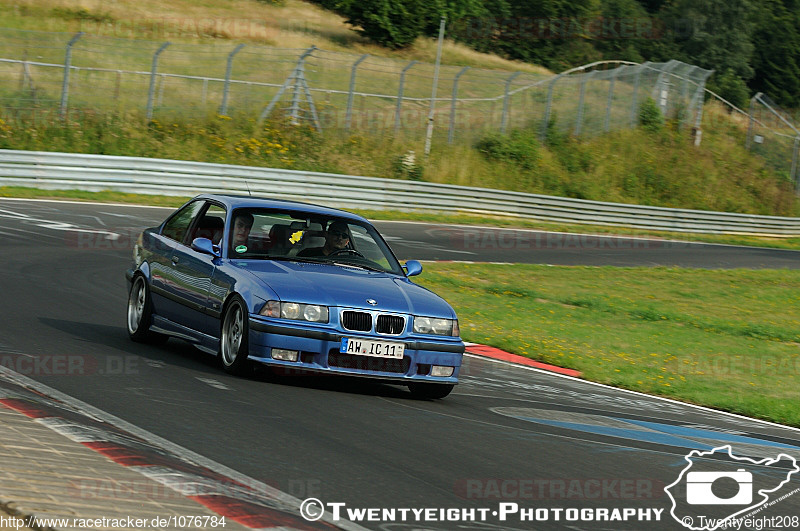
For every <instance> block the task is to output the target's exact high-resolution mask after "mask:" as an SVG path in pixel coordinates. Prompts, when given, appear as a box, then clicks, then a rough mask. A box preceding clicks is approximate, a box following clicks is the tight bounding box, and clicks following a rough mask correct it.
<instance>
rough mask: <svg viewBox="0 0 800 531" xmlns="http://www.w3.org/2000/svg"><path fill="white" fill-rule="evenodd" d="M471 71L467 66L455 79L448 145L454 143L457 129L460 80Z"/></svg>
mask: <svg viewBox="0 0 800 531" xmlns="http://www.w3.org/2000/svg"><path fill="white" fill-rule="evenodd" d="M467 70H469V67H468V66H465V67H464V68H462V69H461V70H459V71H458V74H456V77H454V78H453V99H452V101H451V102H450V130H449V131H448V132H447V143H448V144H452V143H453V135H454V134H455V128H456V98H457V97H458V80H459V79H460V78H461V76H462V74H464V72H466V71H467Z"/></svg>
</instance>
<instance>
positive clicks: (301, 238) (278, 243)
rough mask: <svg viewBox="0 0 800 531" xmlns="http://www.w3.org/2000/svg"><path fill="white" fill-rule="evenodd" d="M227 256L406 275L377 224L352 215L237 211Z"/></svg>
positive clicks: (258, 210) (229, 232) (231, 228)
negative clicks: (333, 215) (334, 264)
mask: <svg viewBox="0 0 800 531" xmlns="http://www.w3.org/2000/svg"><path fill="white" fill-rule="evenodd" d="M231 220H232V221H231V224H230V228H229V230H228V240H227V241H228V257H229V258H234V259H237V258H246V259H248V260H253V259H261V260H294V261H303V262H321V263H336V264H340V265H347V266H352V267H360V268H363V269H369V270H375V271H385V272H389V273H395V274H402V273H403V270H402V268H401V267H400V264H399V263H398V262H397V259H396V258H395V257H394V255H393V254H392V251H391V250H390V249H389V247H388V245H386V242H384V241H383V238H381V236H380V235H379V234H378V231H376V230H375V228H374V227H373V226H372V225H370V224H368V223H362V222H358V221H353V220H350V219H343V218H337V217H331V216H320V215H317V214H306V213H303V212H283V211H279V210H270V209H253V208H248V209H237V210H234V211H233V214H232V218H231Z"/></svg>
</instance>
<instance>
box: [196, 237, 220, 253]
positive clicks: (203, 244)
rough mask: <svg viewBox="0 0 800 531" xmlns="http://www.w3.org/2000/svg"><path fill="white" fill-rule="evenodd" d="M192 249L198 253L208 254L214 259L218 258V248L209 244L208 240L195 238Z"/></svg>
mask: <svg viewBox="0 0 800 531" xmlns="http://www.w3.org/2000/svg"><path fill="white" fill-rule="evenodd" d="M192 249H194V250H195V251H197V252H199V253H204V254H210V255H211V256H213V257H214V258H219V257H220V252H219V247H217V246H216V245H214V244H213V243H211V240H209V239H208V238H195V239H194V240H193V241H192Z"/></svg>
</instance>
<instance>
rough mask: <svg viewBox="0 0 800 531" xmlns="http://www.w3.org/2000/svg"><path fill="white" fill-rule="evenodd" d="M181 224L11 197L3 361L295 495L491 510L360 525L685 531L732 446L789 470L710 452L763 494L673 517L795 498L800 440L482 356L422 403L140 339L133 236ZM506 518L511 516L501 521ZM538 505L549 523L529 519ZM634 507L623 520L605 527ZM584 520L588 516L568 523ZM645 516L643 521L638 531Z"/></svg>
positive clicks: (644, 256)
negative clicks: (250, 371)
mask: <svg viewBox="0 0 800 531" xmlns="http://www.w3.org/2000/svg"><path fill="white" fill-rule="evenodd" d="M167 213H168V210H165V209H155V208H141V207H134V206H111V205H89V204H77V203H57V202H44V201H16V200H5V199H0V257H2V262H3V264H2V273H1V274H0V293H2V294H3V305H2V308H3V309H2V316H1V317H2V321H0V322H1V323H2V325H0V331H1V332H2V334H1V335H0V360H3V364H4V365H6V366H8V365H9V364H12V367H11V368H14V367H16V368H18V369H20V372H22V373H23V374H24V375H25V376H27V377H29V378H32V379H34V380H36V381H37V382H40V383H41V384H44V385H46V386H49V387H51V388H54V389H56V390H58V391H60V392H61V393H65V394H67V395H70V396H72V397H75V398H77V399H79V400H82V401H83V402H86V403H88V404H91V405H92V406H94V407H96V408H99V409H101V410H103V411H105V412H108V413H110V414H111V415H114V416H116V417H119V418H121V419H124V420H125V421H127V422H129V423H131V424H133V425H135V426H138V427H139V428H141V429H143V430H146V431H148V432H150V433H153V434H155V435H157V436H159V437H162V438H164V439H167V440H168V441H170V442H172V443H175V444H177V445H180V446H182V447H184V448H186V449H188V450H191V451H193V452H196V453H198V454H201V455H202V456H205V457H207V458H208V459H211V460H213V461H215V462H217V463H220V464H222V465H225V466H227V467H229V468H231V469H234V470H236V471H238V472H240V473H241V474H244V475H246V476H248V477H251V478H255V479H256V480H258V481H261V482H264V483H266V484H268V485H272V486H274V487H277V488H278V489H280V490H282V491H284V492H287V493H289V494H291V495H293V496H295V497H297V498H299V499H304V498H308V497H314V498H318V499H320V500H322V501H324V502H325V503H344V504H346V505H345V506H346V507H347V508H444V509H446V508H452V509H457V510H459V511H463V510H469V509H475V511H477V513H475V514H477V515H478V518H476V519H477V520H478V521H474V522H470V521H460V522H454V521H450V522H448V521H438V522H431V521H428V522H425V523H419V522H413V521H411V522H385V521H384V522H361V523H360V524H361V525H363V526H364V527H367V528H371V529H387V530H396V529H422V528H424V529H455V528H459V529H586V530H600V529H609V530H611V529H644V528H648V529H684V528H685V527H682V526H681V525H679V524H678V523H677V521H676V520H675V519H674V518H673V517H672V516H671V515H670V511H671V509H672V508H673V502H672V497H671V496H670V495H669V493H667V492H666V491H665V488H667V487H668V486H669V485H670V484H672V483H673V482H675V481H676V480H678V478H679V477H682V476H681V473H682V472H683V471H684V469H685V468H686V467H687V464H688V461H687V460H686V459H685V456H686V455H687V454H688V453H689V452H690V451H692V450H695V451H698V452H703V451H709V450H711V449H713V448H715V447H719V446H722V445H731V447H732V451H733V453H734V455H736V456H738V457H741V458H744V457H749V458H752V459H753V460H756V459H764V458H777V457H778V456H779V454H784V457H782V458H781V459H780V460H779V461H778V462H776V463H769V462H761V463H754V462H752V461H740V460H736V461H735V462H734V461H732V460H731V459H727V460H726V459H722V458H720V454H719V453H717V454H714V455H712V456H702V457H699V458H697V459H696V461H695V463H694V464H693V465H692V466H693V467H694V466H696V467H697V468H695V469H694V470H696V471H700V470H702V471H705V472H711V473H729V472H735V471H736V470H738V469H746V473H748V474H750V476H748V478H750V481H752V483H751V482H748V481H744V480H742V481H739V480H734V479H731V478H725V481H728V482H727V483H724V484H723V486H722V487H719V486H718V483H714V487H713V488H712V486H711V483H708V482H702V481H698V482H694V483H692V482H689V483H686V484H683V483H680V484H679V485H677V486H676V487H674V488H673V487H670V489H672V490H671V491H670V493H673V494H675V493H677V494H676V495H678V494H680V496H683V497H684V498H690V497H694V498H693V499H694V500H695V503H694V504H691V505H688V506H687V505H686V504H685V503H677V504H676V509H675V512H676V514H677V515H678V516H680V517H682V518H685V517H690V518H694V520H693V521H694V524H695V525H699V524H700V523H701V522H702V521H701V520H700V517H701V516H702V517H709V518H711V517H724V516H728V515H730V514H732V513H733V511H732V510H731V509H730V507H731V506H730V505H725V504H721V503H719V502H718V500H721V499H727V498H728V497H729V495H728V494H726V492H727V491H725V489H733V488H734V487H737V483H736V482H737V481H739V483H738V489H739V491H738V492H739V493H740V494H742V493H744V494H745V495H746V494H748V489H752V496H751V498H752V499H753V500H754V501H753V502H752V503H753V504H755V503H757V501H759V500H760V497H759V496H760V495H759V493H760V492H762V491H768V490H773V489H772V487H775V489H774V490H773V491H772V492H770V493H769V499H770V501H773V500H777V499H778V498H779V497H781V496H783V495H784V494H789V493H793V492H794V490H795V489H797V487H798V486H800V466H798V467H797V472H795V470H794V467H793V461H794V459H795V458H796V459H800V431H798V430H795V429H789V428H785V427H781V426H776V425H771V424H768V423H763V422H756V421H751V420H749V419H744V418H740V417H736V416H733V415H726V414H722V413H718V412H714V411H711V410H705V409H702V408H695V407H690V406H686V405H682V404H678V403H675V402H670V401H666V400H660V399H655V398H651V397H647V396H644V395H639V394H636V393H629V392H622V391H618V390H615V389H612V388H607V387H603V386H598V385H593V384H589V383H586V382H582V381H579V380H574V379H570V378H565V377H561V376H557V375H553V374H549V373H545V372H540V371H535V370H530V369H525V368H520V367H516V366H511V365H508V364H505V363H501V362H495V361H491V360H486V359H482V358H477V357H472V356H468V357H466V358H465V368H464V369H463V370H462V383H461V384H460V385H459V386H457V387H456V390H455V391H454V392H453V394H451V395H450V396H449V397H448V398H446V399H444V400H439V401H418V400H413V399H412V398H411V397H410V394H409V393H408V392H407V390H406V389H405V388H401V387H396V386H390V385H384V384H379V383H372V382H366V381H362V380H356V379H339V378H320V377H309V376H288V377H278V378H276V377H274V376H270V375H267V374H265V373H263V372H257V373H256V374H255V375H254V376H252V377H249V378H237V377H232V376H229V375H227V374H225V373H224V372H223V371H222V370H220V369H219V368H218V367H217V366H216V362H215V360H214V359H212V358H211V357H209V356H207V355H204V354H202V353H200V352H198V351H196V350H194V349H193V348H192V347H190V346H188V345H187V344H185V343H183V342H181V341H178V340H174V339H171V340H170V341H169V342H168V343H166V344H165V345H163V346H151V345H141V344H136V343H133V342H131V341H130V340H129V339H128V337H127V333H126V331H125V326H124V318H125V306H126V300H127V293H126V292H125V289H126V287H125V281H124V275H123V274H124V271H125V269H126V268H127V267H128V266H129V263H130V261H131V257H130V255H131V249H132V242H133V240H134V239H135V236H136V235H137V234H138V232H139V231H140V230H141V229H142V228H145V227H147V226H152V225H155V224H157V223H158V222H160V221H161V220H162V219H163V218H164V217H165V216H166V214H167ZM377 225H378V226H379V229H380V230H381V232H382V233H383V234H384V235H385V236H387V237H388V238H387V239H388V240H389V241H390V244H391V245H392V247H393V249H394V250H395V252H396V253H397V254H398V256H399V257H400V258H401V259H403V260H405V259H411V258H416V259H422V260H434V259H436V260H470V261H492V262H529V263H549V264H589V265H625V266H633V265H647V266H650V265H674V266H684V267H709V268H730V267H747V268H759V267H776V268H778V267H787V268H788V267H791V268H796V267H798V266H799V265H800V253H798V252H791V251H780V250H769V249H749V248H739V247H729V246H714V245H697V244H688V243H685V242H660V241H647V240H630V239H628V240H625V239H622V238H611V239H607V238H606V239H603V238H596V237H588V236H585V237H574V236H567V235H556V236H552V235H550V236H549V235H547V234H544V233H536V232H531V231H500V230H498V229H474V228H466V227H462V228H458V227H436V226H433V225H425V224H405V223H388V222H381V223H377ZM423 274H424V273H423ZM21 360H24V363H23V362H22V361H21ZM73 369H74V370H73ZM731 467H733V468H731ZM736 477H739V476H736ZM787 478H789V479H790V481H788V482H786V483H783V481H784V480H785V479H787ZM731 482H734V483H731ZM690 483H691V484H690ZM680 489H684V490H683V491H680ZM688 489H692V490H691V491H690V490H688ZM720 489H722V490H720ZM734 490H735V489H734ZM680 496H678V497H680ZM715 500H717V501H715ZM700 502H703V504H700V505H697V504H698V503H700ZM501 504H507V505H503V508H504V510H505V511H506V512H507V516H506V519H505V520H501V519H500V518H501V515H500V514H499V512H498V514H497V515H495V514H494V511H499V509H500V505H501ZM514 504H516V505H514ZM698 507H700V508H698ZM739 507H740V508H741V507H744V506H739ZM483 509H486V511H483V512H482V510H483ZM524 509H530V510H531V511H530V512H529V513H527V516H530V517H531V518H533V519H534V520H535V521H521V514H522V513H521V511H522V510H524ZM568 509H570V510H573V511H572V512H567V510H568ZM575 509H577V510H579V511H575ZM614 509H619V511H618V512H617V513H614V512H613V510H614ZM626 509H627V510H628V511H627V512H626V511H625V510H626ZM761 509H762V511H761V512H759V513H758V515H757V516H758V517H784V516H788V517H792V516H796V515H800V496H794V495H793V496H789V497H787V498H786V499H783V500H780V501H779V502H778V503H775V504H774V505H771V506H769V507H767V506H766V505H765V506H762V508H761ZM581 510H582V511H581ZM631 510H632V512H631ZM698 511H699V512H698ZM473 512H474V511H473ZM634 513H635V516H630V517H629V518H628V520H627V521H618V520H613V519H612V520H611V521H603V520H604V518H606V516H608V515H612V516H613V515H614V514H617V515H621V514H627V515H632V514H634ZM481 514H483V515H484V516H485V518H483V519H481V518H480V515H481ZM576 514H581V515H582V516H581V518H583V519H584V521H581V520H580V519H571V517H572V516H575V515H576ZM603 515H606V516H603ZM645 515H646V516H647V517H649V518H650V520H649V521H639V520H638V518H639V517H642V518H644V517H645ZM590 516H591V518H592V519H591V520H589V521H585V520H587V519H588V518H589V517H590ZM606 519H607V518H606ZM784 527H789V526H785V525H783V526H778V525H772V527H769V526H767V527H765V528H767V529H769V528H784ZM698 528H699V527H698Z"/></svg>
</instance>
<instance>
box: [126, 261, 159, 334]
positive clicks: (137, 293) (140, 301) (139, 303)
mask: <svg viewBox="0 0 800 531" xmlns="http://www.w3.org/2000/svg"><path fill="white" fill-rule="evenodd" d="M152 323H153V301H152V299H151V298H150V289H149V288H148V287H147V281H146V280H145V279H144V277H143V276H141V275H137V276H136V277H134V279H133V283H132V284H131V291H130V293H128V336H129V337H130V338H131V339H132V340H133V341H136V342H138V343H163V342H165V341H166V340H167V339H168V338H167V336H165V335H163V334H159V333H157V332H153V331H151V330H150V325H151V324H152Z"/></svg>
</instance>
